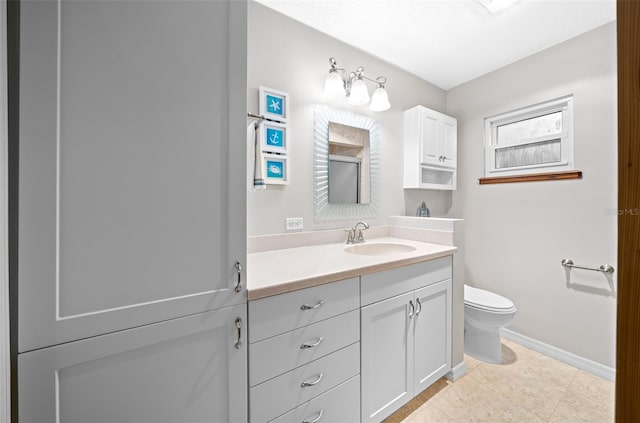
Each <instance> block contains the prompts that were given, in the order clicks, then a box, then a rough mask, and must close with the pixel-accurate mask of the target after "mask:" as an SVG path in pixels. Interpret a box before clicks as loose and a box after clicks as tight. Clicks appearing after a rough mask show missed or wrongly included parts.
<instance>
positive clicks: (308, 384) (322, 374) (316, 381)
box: [300, 373, 324, 388]
mask: <svg viewBox="0 0 640 423" xmlns="http://www.w3.org/2000/svg"><path fill="white" fill-rule="evenodd" d="M322 376H324V373H320V374H319V375H318V377H317V378H316V380H314V381H313V382H302V384H301V385H300V386H302V387H303V388H307V387H309V386H314V385H317V384H318V383H320V381H321V380H322Z"/></svg>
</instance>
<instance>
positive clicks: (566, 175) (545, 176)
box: [478, 170, 582, 185]
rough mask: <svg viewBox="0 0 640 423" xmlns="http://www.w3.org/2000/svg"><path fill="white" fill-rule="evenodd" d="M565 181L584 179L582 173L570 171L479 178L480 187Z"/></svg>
mask: <svg viewBox="0 0 640 423" xmlns="http://www.w3.org/2000/svg"><path fill="white" fill-rule="evenodd" d="M564 179H582V171H580V170H569V171H563V172H549V173H532V174H529V175H509V176H489V177H485V178H479V179H478V182H479V183H480V185H487V184H509V183H512V182H535V181H559V180H564Z"/></svg>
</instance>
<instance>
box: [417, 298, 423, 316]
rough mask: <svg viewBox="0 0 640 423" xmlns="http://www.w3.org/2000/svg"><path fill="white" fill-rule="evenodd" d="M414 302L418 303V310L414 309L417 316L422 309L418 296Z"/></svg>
mask: <svg viewBox="0 0 640 423" xmlns="http://www.w3.org/2000/svg"><path fill="white" fill-rule="evenodd" d="M416 303H418V305H419V306H420V308H419V309H418V311H416V317H418V315H419V314H420V312H421V311H422V303H421V302H420V298H416Z"/></svg>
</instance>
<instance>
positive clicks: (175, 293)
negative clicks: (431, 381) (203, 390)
mask: <svg viewBox="0 0 640 423" xmlns="http://www.w3.org/2000/svg"><path fill="white" fill-rule="evenodd" d="M20 7H21V12H20V31H21V33H20V124H19V142H20V176H19V178H20V180H19V201H20V205H19V208H20V215H19V237H20V240H19V351H20V352H24V351H30V350H34V349H37V348H43V347H47V346H51V345H55V344H59V343H63V342H69V341H73V340H77V339H81V338H86V337H89V336H96V335H99V334H103V333H108V332H113V331H117V330H122V329H126V328H130V327H135V326H140V325H144V324H150V323H153V322H157V321H161V320H167V319H171V318H176V317H180V316H185V315H190V314H194V313H198V312H203V311H207V310H212V309H216V308H221V307H227V306H229V305H233V304H240V303H244V302H245V301H246V293H245V291H244V289H242V290H240V292H236V291H235V289H234V288H235V286H236V281H237V272H236V269H235V267H234V264H235V262H236V260H238V261H240V262H241V263H242V264H244V258H245V256H246V232H245V231H246V229H245V209H246V205H245V201H246V200H245V188H246V187H245V171H244V167H243V165H244V163H245V151H244V149H245V143H244V142H238V141H239V140H243V139H244V137H245V135H244V128H245V126H244V125H245V113H246V102H245V100H244V95H241V96H238V95H237V94H238V93H244V92H245V91H246V76H245V75H242V72H229V69H244V68H245V67H246V19H247V17H246V2H236V1H217V0H209V1H191V2H171V1H169V2H167V1H164V2H163V1H148V2H145V1H142V2H141V1H134V2H122V1H95V2H94V1H66V0H48V1H27V2H22V3H21V6H20ZM229 92H230V93H233V94H232V95H233V96H234V97H233V98H230V97H229V95H228V93H229ZM236 97H237V98H236ZM230 141H233V142H230ZM230 163H233V165H230ZM194 394H195V392H194Z"/></svg>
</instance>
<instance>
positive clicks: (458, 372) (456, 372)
mask: <svg viewBox="0 0 640 423" xmlns="http://www.w3.org/2000/svg"><path fill="white" fill-rule="evenodd" d="M466 374H467V365H466V364H465V363H464V361H463V362H461V363H460V364H458V365H457V366H455V367H454V368H452V369H451V370H449V372H447V374H446V375H444V377H446V378H447V379H449V380H450V381H452V382H455V381H456V380H458V379H460V378H461V377H462V376H464V375H466Z"/></svg>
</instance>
